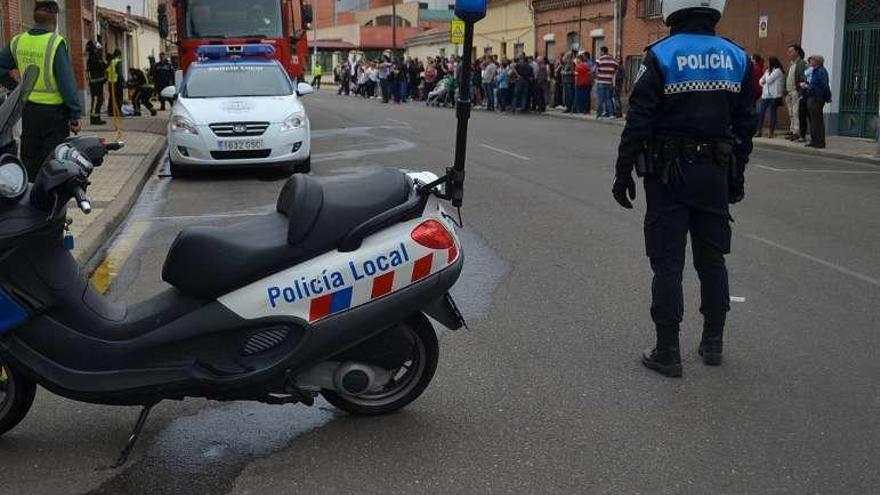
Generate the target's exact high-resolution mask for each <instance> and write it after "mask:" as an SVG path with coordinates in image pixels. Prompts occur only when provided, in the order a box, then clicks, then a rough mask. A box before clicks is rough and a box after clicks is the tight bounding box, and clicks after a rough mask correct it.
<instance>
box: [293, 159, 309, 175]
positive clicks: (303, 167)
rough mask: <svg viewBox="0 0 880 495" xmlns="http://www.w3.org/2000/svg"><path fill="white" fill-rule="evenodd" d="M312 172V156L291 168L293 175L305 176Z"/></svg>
mask: <svg viewBox="0 0 880 495" xmlns="http://www.w3.org/2000/svg"><path fill="white" fill-rule="evenodd" d="M311 171H312V155H309V156H308V157H306V159H305V160H303V161H301V162H299V163H297V164H295V165H294V166H293V173H295V174H307V173H309V172H311Z"/></svg>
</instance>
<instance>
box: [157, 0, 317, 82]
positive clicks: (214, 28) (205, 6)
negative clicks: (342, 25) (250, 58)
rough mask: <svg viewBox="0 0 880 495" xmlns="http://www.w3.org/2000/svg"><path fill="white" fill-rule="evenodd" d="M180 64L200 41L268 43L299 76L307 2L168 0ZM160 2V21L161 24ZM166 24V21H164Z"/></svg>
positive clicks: (190, 60) (231, 44)
mask: <svg viewBox="0 0 880 495" xmlns="http://www.w3.org/2000/svg"><path fill="white" fill-rule="evenodd" d="M171 6H172V7H173V8H174V14H175V19H176V24H177V26H176V28H177V49H178V56H179V58H180V62H179V64H180V69H181V70H182V71H186V68H187V67H188V66H189V64H191V63H193V62H195V61H196V59H197V55H196V50H197V49H198V47H200V46H204V45H225V46H227V47H229V48H231V49H235V48H236V47H244V46H247V45H256V44H259V45H271V46H272V47H273V48H274V57H275V58H276V59H277V60H278V61H279V62H281V64H282V65H284V67H285V68H286V69H287V72H288V73H289V74H290V77H292V78H294V79H301V78H302V77H303V74H304V72H305V62H306V58H307V57H308V53H309V49H308V44H307V40H306V30H307V29H308V24H309V23H310V22H312V8H311V5H308V4H305V3H303V0H173V1H172V2H171ZM162 17H163V13H162V9H161V8H160V25H161V24H163V20H162ZM164 25H165V26H167V21H165V22H164Z"/></svg>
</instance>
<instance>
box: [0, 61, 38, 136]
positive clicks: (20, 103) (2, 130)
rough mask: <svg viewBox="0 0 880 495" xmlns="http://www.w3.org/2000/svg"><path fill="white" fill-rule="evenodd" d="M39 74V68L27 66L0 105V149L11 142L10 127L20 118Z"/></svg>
mask: <svg viewBox="0 0 880 495" xmlns="http://www.w3.org/2000/svg"><path fill="white" fill-rule="evenodd" d="M39 75H40V69H38V68H37V66H35V65H31V66H28V68H27V69H25V71H24V73H23V74H22V75H21V82H20V83H19V85H18V87H16V88H15V90H14V91H12V93H9V96H7V97H6V100H5V101H4V102H3V106H0V149H4V148H6V146H8V145H9V143H11V142H12V140H13V138H12V128H13V127H15V124H17V123H18V121H19V120H21V112H22V110H24V105H25V103H27V100H28V98H29V97H30V95H31V91H33V89H34V85H35V84H37V77H39Z"/></svg>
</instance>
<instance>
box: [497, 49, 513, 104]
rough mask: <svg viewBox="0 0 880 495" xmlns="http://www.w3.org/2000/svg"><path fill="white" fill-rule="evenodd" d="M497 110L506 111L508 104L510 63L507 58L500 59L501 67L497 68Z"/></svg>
mask: <svg viewBox="0 0 880 495" xmlns="http://www.w3.org/2000/svg"><path fill="white" fill-rule="evenodd" d="M496 77H497V78H498V82H497V85H498V111H499V112H506V111H507V109H508V107H509V106H510V63H509V62H508V61H507V59H504V60H502V61H501V69H499V70H498V75H497V76H496Z"/></svg>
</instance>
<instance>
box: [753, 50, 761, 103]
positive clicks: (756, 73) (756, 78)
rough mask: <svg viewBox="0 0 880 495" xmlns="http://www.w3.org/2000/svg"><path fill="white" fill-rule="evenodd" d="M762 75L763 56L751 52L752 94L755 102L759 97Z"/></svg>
mask: <svg viewBox="0 0 880 495" xmlns="http://www.w3.org/2000/svg"><path fill="white" fill-rule="evenodd" d="M762 77H764V57H762V56H760V55H758V54H757V53H753V54H752V80H751V84H752V94H753V95H754V97H755V103H757V102H758V100H760V99H761V78H762Z"/></svg>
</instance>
